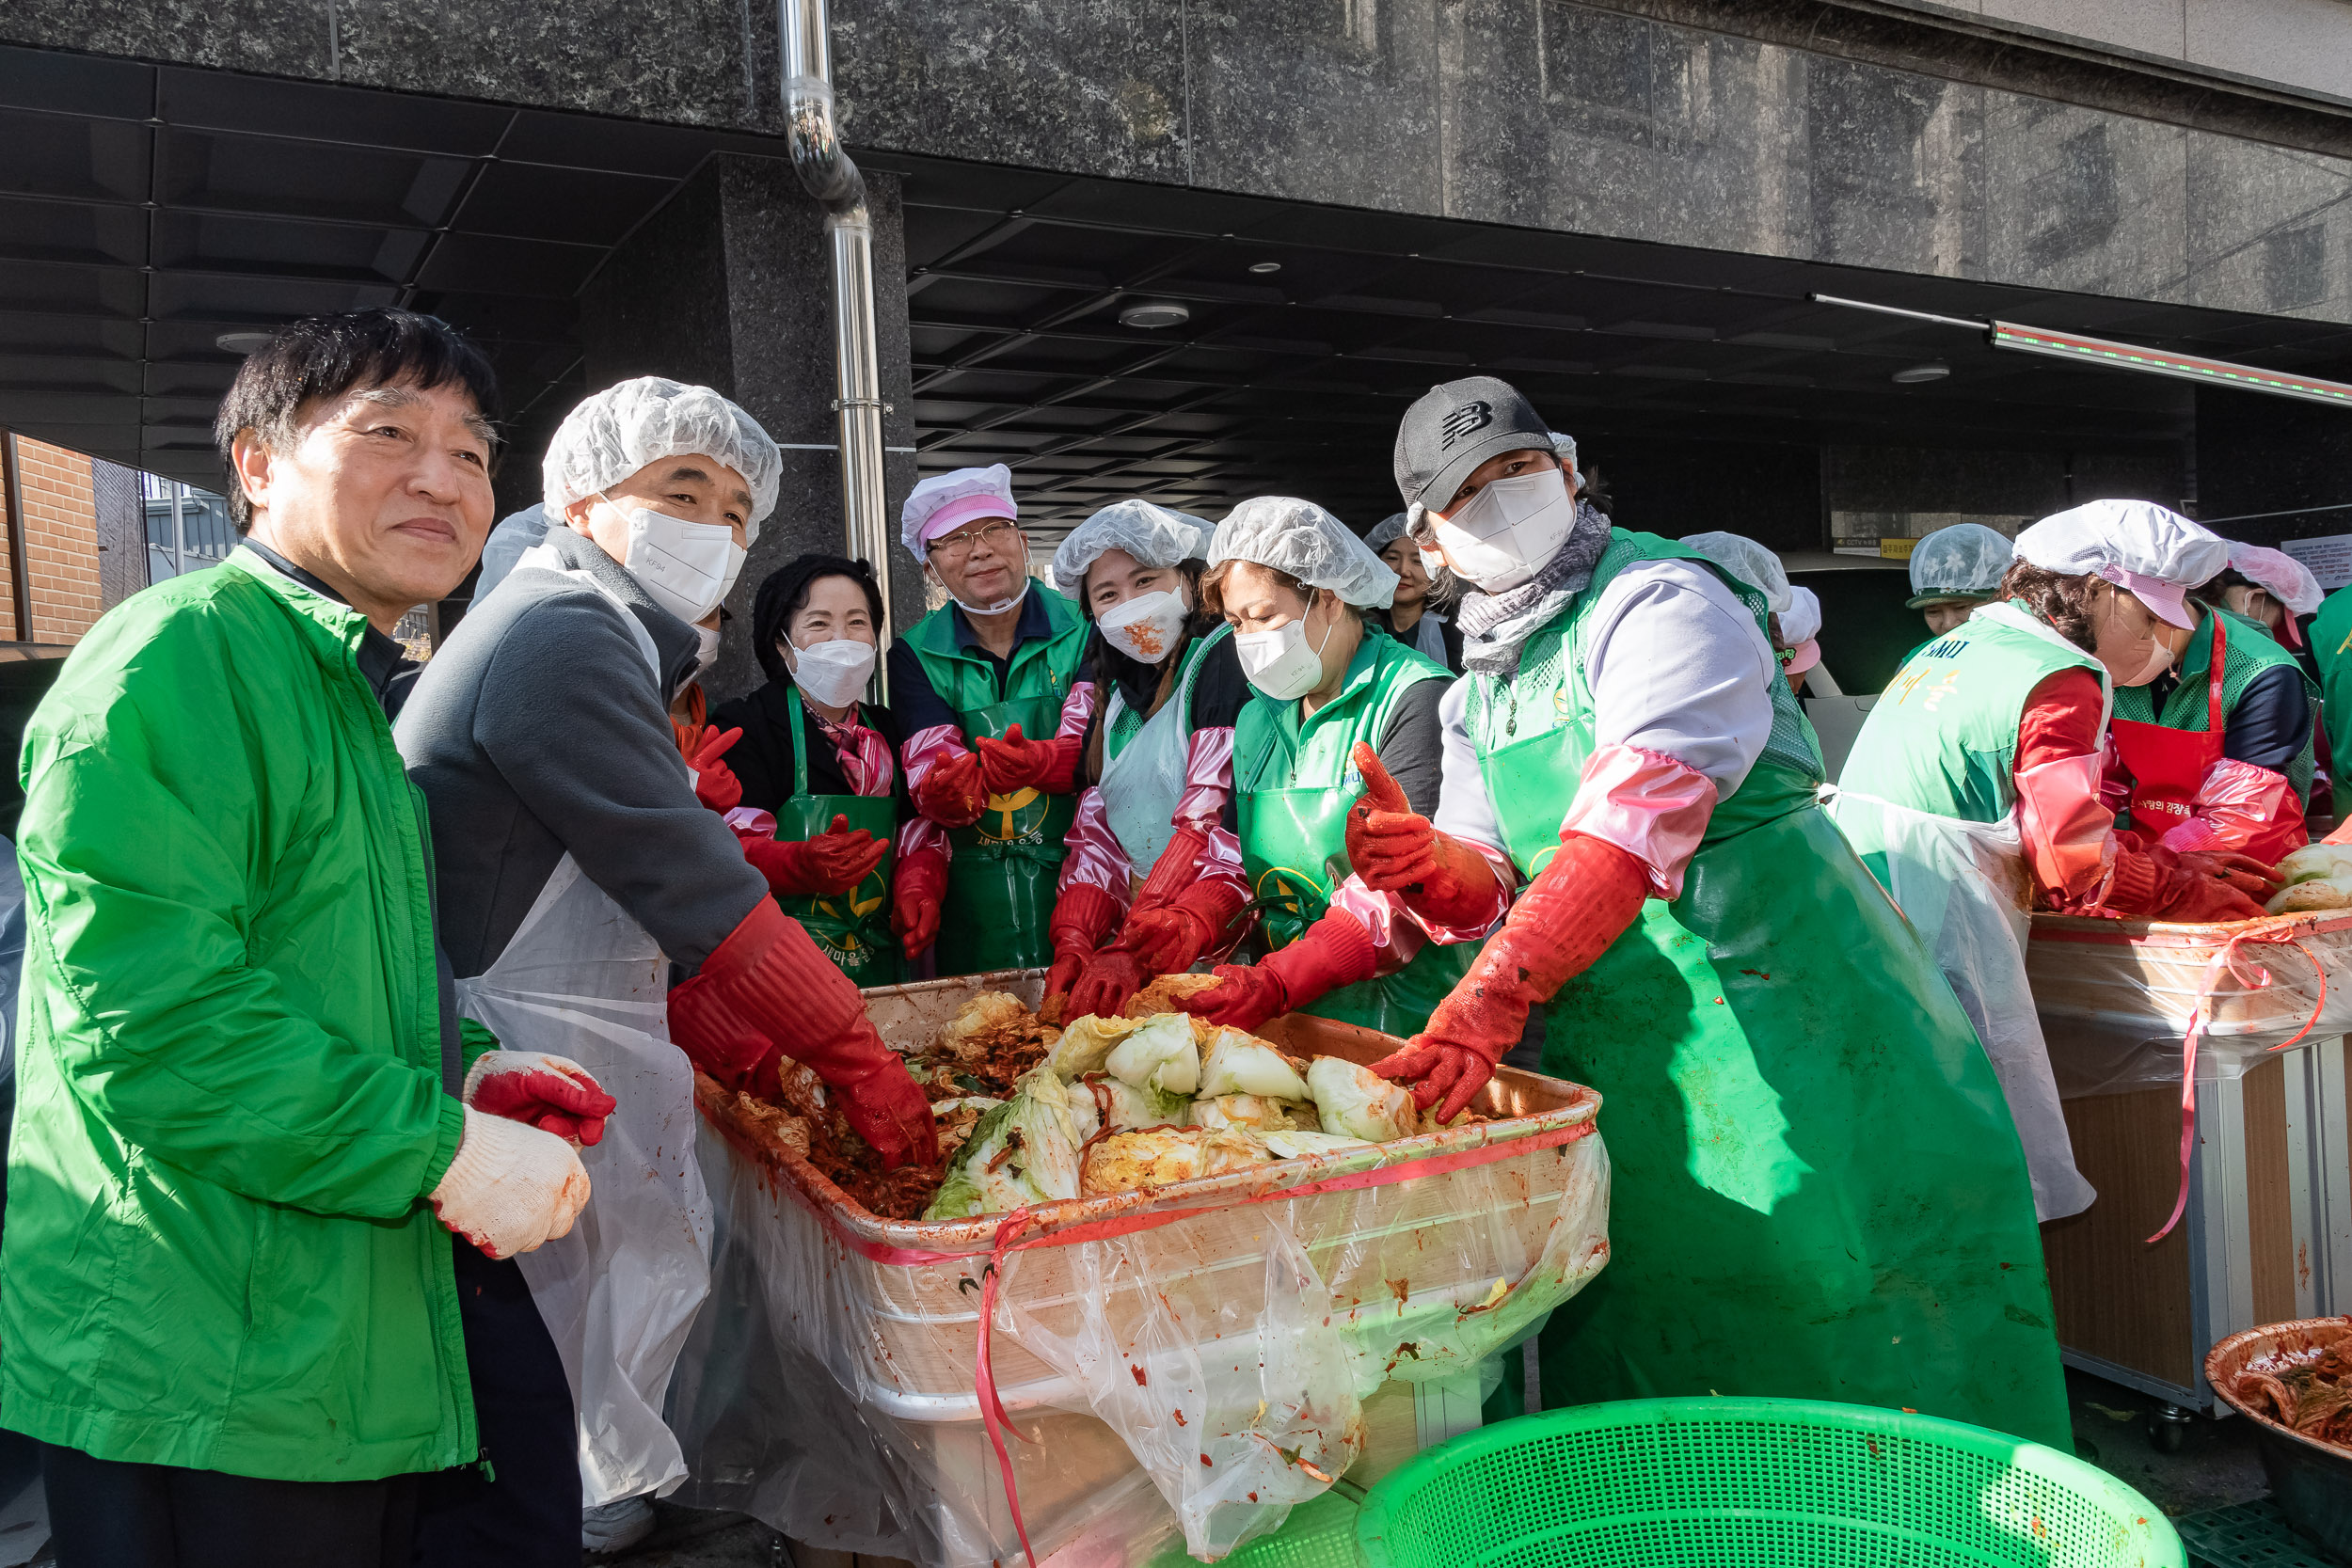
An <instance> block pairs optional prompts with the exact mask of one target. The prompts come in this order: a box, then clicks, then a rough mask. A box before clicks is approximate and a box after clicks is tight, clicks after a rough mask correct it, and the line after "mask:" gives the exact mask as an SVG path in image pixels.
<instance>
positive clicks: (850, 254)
mask: <svg viewBox="0 0 2352 1568" xmlns="http://www.w3.org/2000/svg"><path fill="white" fill-rule="evenodd" d="M778 9H779V20H780V22H781V24H782V27H781V31H782V34H783V39H784V110H785V117H786V120H787V135H788V136H789V137H790V141H791V148H792V167H793V171H794V172H795V173H797V174H798V175H799V176H800V177H801V183H802V185H803V187H805V188H806V190H807V191H808V194H809V195H810V196H812V197H814V198H816V199H817V202H818V205H819V206H821V207H823V208H824V210H825V235H826V238H827V239H828V240H829V241H830V242H831V245H832V247H833V341H834V408H835V409H836V410H837V411H838V412H839V413H840V416H841V419H840V426H841V436H840V441H841V531H842V538H843V541H844V543H845V544H846V545H847V546H848V550H847V553H848V554H849V555H850V557H851V558H853V559H855V558H860V557H862V558H864V559H865V560H866V561H867V562H870V563H871V564H872V565H873V568H874V579H875V581H876V582H877V583H879V584H880V585H881V587H882V603H883V604H884V605H885V606H889V605H890V604H891V602H892V601H891V595H890V529H889V521H888V519H887V517H886V516H885V515H884V513H883V504H882V496H883V487H882V372H881V368H880V358H881V356H880V354H879V352H878V351H877V350H876V348H875V346H874V224H873V218H872V216H871V214H869V213H868V212H867V211H866V179H865V177H864V176H863V175H861V174H859V173H858V168H857V165H856V164H855V163H853V162H852V161H851V160H850V155H849V153H847V152H845V151H843V150H842V147H841V135H840V131H839V129H838V127H837V126H836V124H835V123H834V112H833V41H832V36H831V26H832V19H831V16H830V11H829V7H828V4H827V0H779V7H778ZM874 674H875V682H876V689H877V690H878V691H882V687H881V682H882V670H881V668H880V666H879V665H878V666H877V668H876V670H875V673H874ZM882 695H884V696H885V697H886V696H887V692H882Z"/></svg>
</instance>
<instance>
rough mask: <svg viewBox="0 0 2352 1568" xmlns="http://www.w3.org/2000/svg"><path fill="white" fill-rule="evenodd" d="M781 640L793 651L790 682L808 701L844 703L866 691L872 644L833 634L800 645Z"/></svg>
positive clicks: (871, 661)
mask: <svg viewBox="0 0 2352 1568" xmlns="http://www.w3.org/2000/svg"><path fill="white" fill-rule="evenodd" d="M785 641H786V642H787V644H789V645H790V647H791V649H792V652H793V653H794V655H796V656H797V657H796V658H795V660H794V664H793V670H792V684H793V685H795V686H797V687H799V688H800V689H801V692H802V694H803V696H805V697H807V698H808V700H809V701H810V702H813V703H816V704H818V705H822V706H824V707H848V706H849V705H850V704H851V703H854V702H856V701H857V700H858V699H859V698H860V697H862V696H864V695H865V694H866V677H867V676H869V675H871V674H872V673H874V645H873V644H872V643H871V642H860V641H857V640H856V639H854V638H848V637H837V638H834V639H832V640H830V641H824V642H811V643H810V644H809V645H808V646H807V647H805V648H803V647H802V646H801V645H800V644H799V643H798V642H794V641H792V640H791V639H790V638H788V637H787V638H786V639H785Z"/></svg>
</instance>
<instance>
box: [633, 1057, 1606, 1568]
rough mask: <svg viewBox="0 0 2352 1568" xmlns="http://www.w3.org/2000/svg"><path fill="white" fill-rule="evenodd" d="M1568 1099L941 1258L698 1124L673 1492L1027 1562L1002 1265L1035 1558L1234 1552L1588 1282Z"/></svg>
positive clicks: (1582, 1159) (809, 1529)
mask: <svg viewBox="0 0 2352 1568" xmlns="http://www.w3.org/2000/svg"><path fill="white" fill-rule="evenodd" d="M706 1104H707V1105H708V1101H706ZM1585 1105H1586V1109H1585V1111H1584V1112H1583V1113H1581V1114H1582V1115H1583V1116H1584V1117H1585V1118H1586V1119H1585V1120H1584V1121H1583V1122H1581V1123H1579V1124H1577V1125H1565V1124H1562V1123H1563V1121H1564V1120H1565V1121H1572V1120H1574V1118H1575V1117H1577V1116H1578V1115H1579V1114H1580V1113H1578V1112H1576V1111H1574V1110H1569V1111H1565V1112H1555V1113H1550V1114H1549V1117H1547V1121H1549V1122H1551V1123H1552V1124H1551V1125H1540V1126H1539V1130H1538V1131H1536V1132H1530V1133H1528V1134H1525V1135H1522V1136H1519V1137H1516V1138H1511V1137H1503V1138H1498V1139H1496V1140H1495V1141H1493V1142H1491V1143H1485V1142H1480V1141H1477V1140H1476V1139H1475V1138H1473V1139H1472V1140H1470V1141H1466V1142H1464V1143H1461V1144H1459V1145H1456V1146H1454V1147H1451V1148H1439V1149H1436V1150H1431V1149H1429V1148H1426V1147H1424V1148H1421V1149H1419V1150H1417V1151H1416V1152H1417V1153H1418V1154H1419V1156H1420V1157H1419V1158H1417V1159H1409V1160H1407V1161H1406V1162H1405V1163H1403V1164H1395V1165H1384V1164H1383V1162H1384V1160H1385V1159H1386V1158H1387V1155H1386V1154H1385V1153H1384V1151H1382V1150H1377V1149H1370V1150H1349V1151H1346V1154H1345V1155H1344V1156H1324V1157H1321V1158H1320V1159H1319V1160H1317V1161H1312V1162H1306V1163H1304V1164H1305V1165H1306V1166H1307V1167H1308V1168H1306V1169H1305V1170H1304V1171H1303V1172H1301V1171H1299V1170H1298V1169H1297V1168H1296V1167H1294V1168H1293V1169H1292V1171H1291V1173H1290V1174H1288V1175H1284V1174H1279V1173H1278V1174H1276V1175H1274V1176H1270V1177H1269V1176H1266V1175H1264V1174H1263V1173H1262V1172H1242V1173H1237V1175H1236V1176H1234V1177H1227V1178H1218V1179H1216V1180H1214V1181H1212V1182H1206V1183H1196V1184H1191V1185H1190V1186H1189V1188H1188V1190H1187V1192H1186V1193H1185V1194H1183V1195H1179V1196H1175V1197H1173V1198H1162V1197H1161V1196H1160V1195H1156V1194H1136V1195H1131V1196H1122V1197H1120V1198H1112V1199H1101V1200H1096V1201H1094V1202H1092V1203H1089V1204H1086V1205H1084V1206H1078V1205H1069V1206H1062V1209H1063V1212H1060V1213H1057V1212H1054V1211H1051V1210H1049V1211H1047V1212H1045V1217H1046V1221H1047V1224H1046V1227H1045V1228H1043V1229H1041V1230H1040V1229H1036V1228H1028V1229H1025V1230H1011V1231H1009V1230H1008V1229H1007V1228H1005V1227H1002V1223H1001V1222H1002V1221H1003V1220H1004V1219H1005V1218H1006V1216H998V1215H992V1216H988V1217H987V1219H986V1220H985V1221H981V1222H970V1224H969V1227H968V1232H969V1233H968V1235H966V1236H965V1237H964V1239H962V1240H961V1241H941V1242H939V1243H934V1245H935V1247H936V1248H937V1249H938V1250H932V1249H930V1248H920V1249H918V1248H916V1247H913V1246H906V1245H898V1246H889V1245H882V1244H879V1243H877V1242H876V1241H875V1240H873V1239H872V1238H871V1237H868V1236H866V1235H865V1234H864V1231H866V1230H870V1231H873V1232H874V1233H875V1234H876V1235H880V1234H881V1233H882V1230H883V1228H884V1227H882V1225H880V1224H879V1223H877V1222H872V1221H870V1219H869V1220H867V1221H866V1222H865V1223H864V1225H863V1228H862V1229H861V1230H859V1231H858V1232H857V1233H852V1229H851V1227H850V1225H849V1224H846V1223H845V1222H844V1221H843V1220H842V1219H841V1218H839V1217H838V1216H837V1215H836V1216H834V1217H832V1218H830V1219H829V1218H826V1217H820V1213H819V1211H820V1209H822V1208H823V1207H824V1206H825V1204H826V1203H827V1202H828V1201H829V1200H828V1199H827V1197H826V1196H825V1193H824V1191H823V1190H821V1189H815V1190H812V1189H810V1188H808V1187H806V1186H804V1185H803V1183H804V1182H805V1180H806V1179H805V1177H804V1176H803V1174H801V1171H802V1167H797V1166H793V1165H791V1164H789V1162H787V1163H785V1164H783V1165H781V1166H780V1165H778V1164H774V1163H771V1162H769V1161H767V1160H765V1159H763V1158H762V1157H761V1155H760V1154H759V1151H758V1150H757V1149H755V1148H751V1147H750V1146H749V1143H748V1141H747V1139H746V1137H745V1135H744V1134H743V1133H742V1132H741V1131H740V1130H737V1131H736V1132H732V1133H730V1134H728V1135H725V1136H722V1135H721V1134H719V1133H717V1132H705V1134H704V1136H703V1138H702V1140H701V1144H702V1149H703V1166H704V1169H705V1171H706V1172H707V1173H708V1175H709V1179H710V1181H711V1185H712V1188H713V1192H714V1196H716V1198H717V1201H718V1207H719V1212H720V1220H719V1234H718V1243H717V1249H718V1255H717V1260H716V1262H715V1264H714V1274H715V1279H716V1285H715V1287H714V1291H713V1296H712V1300H711V1303H710V1306H709V1307H708V1308H707V1309H706V1311H705V1312H704V1314H703V1318H702V1321H701V1322H700V1323H697V1325H696V1328H695V1331H694V1337H693V1339H692V1341H691V1343H690V1345H689V1347H688V1349H687V1352H686V1354H685V1355H684V1357H683V1358H682V1361H681V1366H680V1369H679V1372H678V1376H677V1382H676V1386H675V1401H674V1403H673V1407H672V1418H673V1421H674V1424H675V1428H676V1430H677V1432H678V1433H679V1436H680V1440H681V1442H682V1443H683V1444H684V1446H685V1449H686V1451H687V1457H688V1461H689V1464H690V1465H691V1469H692V1472H693V1477H694V1479H693V1481H691V1482H690V1484H689V1490H688V1491H687V1492H686V1493H685V1494H683V1496H684V1498H685V1500H688V1501H691V1502H695V1503H701V1504H705V1505H707V1506H721V1507H729V1508H737V1509H743V1510H746V1511H748V1512H750V1513H755V1514H756V1515H757V1516H758V1517H760V1518H762V1519H764V1520H766V1521H767V1522H768V1523H769V1524H771V1525H772V1526H774V1527H775V1528H778V1529H781V1530H783V1531H784V1532H785V1533H786V1534H787V1535H789V1536H791V1537H793V1538H794V1539H797V1540H802V1541H806V1542H809V1543H811V1544H818V1545H824V1546H830V1547H834V1548H835V1549H838V1550H850V1551H859V1552H872V1553H876V1554H879V1555H886V1556H896V1557H904V1558H908V1559H910V1560H914V1561H916V1562H920V1563H924V1564H927V1565H931V1568H966V1565H969V1568H981V1565H984V1564H989V1563H994V1562H1003V1563H1011V1562H1017V1561H1020V1560H1022V1539H1021V1538H1022V1534H1023V1531H1022V1530H1021V1528H1019V1526H1018V1525H1017V1524H1016V1521H1015V1519H1014V1517H1013V1513H1012V1507H1011V1504H1010V1503H1009V1499H1008V1497H1007V1496H1006V1492H1005V1488H1004V1484H1003V1481H1002V1479H1001V1477H1000V1476H999V1474H998V1470H997V1464H996V1461H995V1458H994V1455H993V1452H992V1451H991V1449H990V1448H989V1445H988V1443H987V1440H986V1433H985V1430H984V1423H983V1421H982V1418H981V1415H980V1401H979V1397H978V1395H977V1392H976V1391H975V1390H976V1382H977V1380H976V1378H975V1376H974V1367H975V1356H976V1351H977V1338H978V1332H979V1329H980V1323H979V1312H980V1298H981V1296H982V1294H983V1293H984V1292H983V1291H982V1289H981V1282H982V1281H984V1280H987V1279H989V1278H990V1275H989V1270H990V1268H991V1267H992V1264H993V1268H994V1270H995V1274H994V1277H993V1285H994V1293H995V1295H996V1302H995V1311H994V1314H993V1318H992V1321H991V1328H992V1341H993V1342H992V1357H991V1359H992V1363H993V1374H994V1386H995V1391H996V1393H997V1394H998V1396H999V1397H1000V1398H1001V1401H1002V1403H1003V1406H1004V1409H1005V1412H1006V1415H1007V1417H1008V1418H1009V1422H1010V1425H1011V1426H1012V1428H1013V1429H1014V1432H1013V1433H1008V1434H1006V1439H1005V1448H1006V1454H1007V1461H1008V1464H1009V1468H1010V1471H1011V1475H1012V1480H1013V1482H1014V1486H1015V1489H1016V1491H1017V1494H1018V1497H1019V1508H1020V1513H1021V1519H1020V1523H1021V1524H1025V1526H1026V1531H1025V1533H1026V1536H1027V1540H1028V1544H1029V1545H1030V1547H1031V1548H1032V1549H1033V1550H1034V1552H1035V1554H1036V1560H1038V1561H1039V1562H1041V1563H1042V1562H1045V1561H1047V1560H1049V1559H1052V1560H1054V1562H1055V1568H1062V1565H1063V1564H1065V1563H1073V1564H1076V1563H1084V1564H1092V1563H1097V1562H1099V1563H1102V1564H1104V1565H1106V1568H1107V1565H1110V1564H1116V1563H1121V1562H1125V1561H1129V1560H1137V1556H1138V1554H1140V1553H1142V1552H1143V1551H1144V1550H1145V1548H1146V1547H1148V1546H1149V1545H1151V1544H1152V1543H1153V1542H1155V1541H1157V1540H1159V1539H1162V1538H1165V1537H1166V1536H1168V1534H1170V1533H1171V1530H1172V1529H1174V1528H1181V1530H1182V1532H1183V1537H1184V1544H1185V1546H1186V1548H1187V1549H1188V1550H1189V1551H1190V1552H1191V1553H1192V1554H1193V1555H1194V1556H1196V1557H1198V1558H1201V1559H1203V1560H1215V1559H1216V1558H1219V1557H1222V1556H1225V1555H1226V1554H1228V1553H1230V1552H1231V1551H1232V1550H1233V1549H1234V1548H1235V1547H1237V1546H1239V1545H1241V1544H1244V1543H1245V1542H1247V1541H1248V1540H1250V1539H1253V1538H1254V1537H1256V1536H1259V1535H1261V1534H1263V1533H1265V1532H1267V1531H1270V1530H1272V1529H1274V1528H1278V1527H1279V1525H1280V1524H1281V1522H1282V1520H1283V1518H1284V1517H1285V1516H1286V1515H1287V1513H1288V1512H1289V1510H1290V1508H1291V1506H1292V1505H1294V1504H1295V1503H1297V1502H1300V1501H1304V1500H1306V1499H1308V1498H1310V1497H1315V1496H1317V1495H1319V1494H1320V1493H1321V1492H1323V1491H1324V1490H1325V1489H1326V1488H1327V1486H1328V1485H1329V1484H1330V1481H1332V1479H1334V1478H1336V1477H1337V1476H1338V1475H1339V1474H1340V1473H1341V1471H1342V1470H1343V1469H1344V1468H1345V1467H1346V1465H1348V1464H1349V1463H1350V1462H1351V1461H1352V1460H1353V1459H1354V1458H1355V1455H1356V1452H1357V1449H1358V1447H1359V1444H1360V1441H1361V1421H1362V1418H1361V1407H1362V1401H1363V1400H1364V1398H1365V1397H1366V1396H1368V1395H1369V1394H1370V1393H1372V1391H1373V1390H1374V1389H1375V1388H1376V1387H1378V1386H1379V1385H1380V1384H1381V1383H1382V1382H1384V1381H1385V1380H1387V1379H1390V1378H1403V1379H1408V1380H1419V1379H1435V1378H1444V1377H1452V1376H1455V1375H1458V1374H1461V1373H1465V1372H1469V1371H1471V1370H1475V1369H1477V1368H1478V1367H1479V1365H1480V1364H1481V1363H1482V1362H1485V1361H1486V1360H1488V1359H1490V1358H1491V1357H1492V1356H1493V1355H1494V1354H1495V1353H1496V1352H1497V1351H1499V1350H1501V1349H1502V1347H1503V1346H1505V1345H1506V1344H1508V1343H1510V1342H1511V1341H1512V1340H1514V1339H1515V1338H1518V1337H1519V1336H1522V1335H1523V1334H1524V1333H1525V1332H1526V1331H1527V1330H1528V1329H1529V1328H1530V1327H1531V1326H1532V1325H1533V1324H1534V1323H1536V1322H1537V1321H1538V1320H1540V1319H1541V1318H1542V1317H1543V1315H1544V1314H1546V1313H1548V1312H1549V1311H1550V1310H1551V1309H1552V1308H1553V1307H1557V1306H1558V1305H1559V1304H1560V1303H1562V1302H1564V1301H1565V1300H1567V1299H1568V1298H1569V1297H1570V1296H1572V1295H1573V1294H1575V1293H1576V1291H1578V1290H1579V1289H1581V1287H1582V1285H1583V1283H1584V1282H1585V1281H1586V1280H1587V1279H1589V1278H1590V1277H1591V1276H1592V1275H1594V1274H1595V1273H1596V1272H1597V1270H1598V1269H1599V1268H1600V1266H1601V1265H1602V1263H1603V1262H1604V1261H1605V1260H1606V1259H1607V1256H1608V1243H1607V1227H1608V1185H1609V1183H1608V1169H1609V1167H1608V1157H1607V1155H1606V1153H1605V1152H1604V1151H1603V1149H1602V1147H1601V1142H1600V1139H1599V1138H1598V1137H1596V1136H1592V1135H1590V1133H1589V1126H1590V1123H1589V1107H1590V1101H1589V1095H1588V1096H1587V1099H1586V1101H1585ZM1464 1131H1465V1132H1470V1133H1472V1134H1476V1133H1478V1132H1480V1131H1481V1130H1479V1129H1466V1130H1464ZM1278 1172H1279V1168H1278ZM722 1173H724V1174H722ZM1286 1181H1296V1182H1298V1183H1299V1185H1298V1186H1297V1187H1285V1186H1284V1185H1283V1183H1285V1182H1286ZM830 1201H833V1202H835V1203H837V1202H838V1195H837V1194H835V1195H834V1197H833V1199H831V1200H830ZM910 1228H912V1227H896V1233H898V1234H904V1232H905V1231H906V1230H907V1229H910ZM921 1229H922V1231H923V1233H924V1234H925V1235H926V1236H929V1235H933V1234H937V1235H943V1236H947V1235H956V1234H962V1233H963V1231H962V1229H961V1227H946V1226H931V1227H921ZM950 1246H953V1247H955V1248H957V1249H958V1250H955V1251H948V1250H946V1249H947V1248H948V1247H950ZM1025 1439H1035V1441H1026V1440H1025ZM1204 1456H1205V1460H1206V1462H1205V1463H1204ZM1057 1554H1060V1555H1057Z"/></svg>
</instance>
